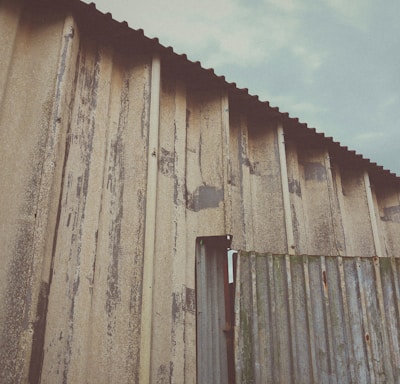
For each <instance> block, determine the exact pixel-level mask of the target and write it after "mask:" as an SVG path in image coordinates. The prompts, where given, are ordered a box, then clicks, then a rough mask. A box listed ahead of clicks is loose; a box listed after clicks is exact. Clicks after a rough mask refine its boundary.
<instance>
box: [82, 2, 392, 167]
mask: <svg viewBox="0 0 400 384" xmlns="http://www.w3.org/2000/svg"><path fill="white" fill-rule="evenodd" d="M86 2H91V1H90V0H86ZM95 3H96V6H97V8H98V9H100V10H101V11H102V12H111V13H112V15H113V17H114V19H116V20H119V21H124V20H125V21H127V22H128V24H129V26H130V27H131V28H133V29H139V28H141V29H143V30H144V32H145V35H147V36H148V37H158V38H159V39H160V43H161V44H162V45H164V46H172V47H173V49H174V51H175V52H176V53H178V54H182V53H186V54H187V55H188V57H189V59H190V60H192V61H200V62H201V63H202V66H203V67H205V68H214V69H215V71H216V73H217V74H218V75H224V76H225V77H226V78H227V81H229V82H235V83H237V85H238V87H240V88H248V89H249V92H250V93H251V94H253V95H258V96H259V97H260V99H261V100H268V101H269V102H270V103H271V105H272V106H277V107H279V109H280V110H281V111H283V112H289V114H290V116H292V117H298V118H299V119H300V121H301V122H304V123H307V124H308V126H309V127H313V128H316V129H317V131H318V132H323V133H324V134H325V135H327V136H332V137H333V138H334V140H336V141H339V142H340V143H341V144H342V145H345V146H348V147H349V148H350V149H354V150H356V151H357V153H360V154H362V155H363V156H364V157H367V158H369V159H371V160H372V161H373V162H377V163H378V164H379V165H383V166H384V167H385V168H387V169H390V170H391V171H392V172H395V173H397V174H398V175H400V160H399V152H400V0H196V1H195V0H169V1H161V0H144V1H139V0H113V1H110V0H96V1H95Z"/></svg>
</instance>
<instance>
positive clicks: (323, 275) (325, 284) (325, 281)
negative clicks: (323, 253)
mask: <svg viewBox="0 0 400 384" xmlns="http://www.w3.org/2000/svg"><path fill="white" fill-rule="evenodd" d="M322 281H323V283H324V289H325V290H326V289H327V288H328V282H327V280H326V271H322Z"/></svg>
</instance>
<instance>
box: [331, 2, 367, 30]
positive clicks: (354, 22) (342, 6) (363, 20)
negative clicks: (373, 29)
mask: <svg viewBox="0 0 400 384" xmlns="http://www.w3.org/2000/svg"><path fill="white" fill-rule="evenodd" d="M324 1H325V4H326V5H327V6H328V7H329V8H331V10H332V11H334V12H335V13H336V16H337V17H339V18H340V19H341V20H342V21H343V22H345V23H347V24H349V25H351V26H353V27H355V28H359V29H361V30H365V29H366V28H367V26H368V25H369V23H370V21H371V18H372V16H373V15H372V1H371V0H352V1H349V0H324Z"/></svg>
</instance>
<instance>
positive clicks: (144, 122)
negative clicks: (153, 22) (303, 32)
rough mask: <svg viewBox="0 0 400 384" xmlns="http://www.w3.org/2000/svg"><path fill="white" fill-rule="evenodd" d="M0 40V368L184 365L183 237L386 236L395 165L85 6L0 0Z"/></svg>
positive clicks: (90, 374) (394, 214)
mask: <svg viewBox="0 0 400 384" xmlns="http://www.w3.org/2000/svg"><path fill="white" fill-rule="evenodd" d="M0 58H1V66H0V142H1V147H0V163H1V165H2V166H1V167H0V180H1V184H0V217H1V218H2V231H1V232H0V248H1V255H0V260H1V264H2V268H1V269H0V307H1V310H0V362H1V364H0V381H1V382H4V383H9V382H12V383H14V382H31V383H34V382H42V383H61V382H74V383H78V382H94V383H102V382H110V381H114V382H119V383H128V382H138V381H139V379H140V378H142V382H146V381H149V382H164V381H175V382H193V381H195V380H196V304H195V244H196V239H197V238H198V237H203V236H222V235H225V234H232V235H233V243H232V247H233V248H236V249H239V248H240V249H257V250H258V251H260V252H274V253H287V252H292V253H295V254H303V253H304V254H327V255H357V254H358V255H365V256H374V255H376V254H379V255H382V256H385V255H387V256H397V255H399V254H400V236H399V232H400V216H399V215H400V187H399V179H398V178H396V177H394V176H393V175H390V174H388V173H387V172H383V171H381V170H380V168H379V167H376V166H374V165H373V164H371V163H369V162H368V161H365V160H362V161H361V160H360V159H359V158H357V156H355V155H354V154H353V153H351V152H346V150H345V149H344V148H341V147H340V146H338V145H336V144H334V143H332V141H331V140H329V139H325V138H324V137H323V136H321V135H318V134H316V133H315V131H313V130H310V129H308V128H307V127H305V126H304V125H301V124H298V122H296V121H293V120H291V119H288V117H287V115H286V114H280V113H279V111H278V110H276V109H274V108H270V107H269V105H268V103H266V104H264V103H259V102H258V101H256V100H254V98H251V97H250V96H249V95H248V94H247V93H246V92H242V91H240V90H237V89H236V88H234V86H233V85H228V84H226V83H225V82H224V81H223V80H222V79H221V78H217V77H216V76H215V75H214V74H213V73H211V72H209V71H205V70H203V69H201V68H200V66H199V65H198V64H195V63H190V62H188V61H187V60H186V59H185V58H184V57H183V56H178V55H175V54H173V52H172V51H171V50H169V49H166V48H163V47H161V46H160V45H159V44H158V43H157V42H156V41H154V40H149V39H146V38H145V37H144V36H143V34H142V33H139V32H136V31H132V30H130V29H129V28H128V27H127V26H126V25H124V24H120V23H116V22H114V21H112V20H111V19H110V18H109V17H106V16H103V15H101V14H100V13H98V12H97V11H96V10H95V9H93V8H92V7H89V6H86V5H83V4H81V3H79V2H77V1H72V2H68V1H39V0H38V1H23V0H20V1H16V0H2V1H1V2H0ZM157 68H160V70H158V69H157ZM158 79H160V82H159V83H158ZM279 127H281V128H283V131H284V138H282V135H280V132H281V131H282V130H281V129H280V128H279ZM283 140H284V142H285V143H284V145H282V144H283ZM154 142H155V144H153V143H154ZM282 159H285V160H286V161H285V163H283V162H282ZM285 170H286V174H287V180H285V179H284V178H282V175H284V174H285V172H284V171H285ZM370 184H371V185H370ZM284 196H285V197H284ZM288 202H289V204H287V203H288ZM149 212H151V214H149ZM289 232H290V233H289ZM288 233H289V235H290V236H288ZM291 238H293V244H292V243H290V244H289V242H288V239H291ZM145 255H146V256H145Z"/></svg>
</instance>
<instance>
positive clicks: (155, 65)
mask: <svg viewBox="0 0 400 384" xmlns="http://www.w3.org/2000/svg"><path fill="white" fill-rule="evenodd" d="M160 78H161V60H160V56H159V55H158V54H157V53H155V54H154V56H153V60H152V67H151V96H150V97H151V99H150V126H149V143H148V163H147V164H148V165H147V192H146V194H147V197H146V224H145V225H146V229H145V238H144V261H143V292H142V321H141V346H140V375H139V377H140V382H141V383H149V381H150V373H151V334H152V332H151V330H152V320H153V319H152V317H153V274H154V250H155V237H156V211H157V174H158V153H159V151H158V149H159V148H158V136H159V124H160Z"/></svg>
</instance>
